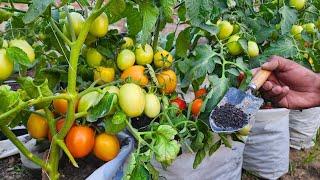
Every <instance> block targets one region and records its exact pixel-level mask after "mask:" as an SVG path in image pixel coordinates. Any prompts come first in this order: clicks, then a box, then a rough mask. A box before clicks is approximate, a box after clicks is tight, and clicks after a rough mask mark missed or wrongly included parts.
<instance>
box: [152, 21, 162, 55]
mask: <svg viewBox="0 0 320 180" xmlns="http://www.w3.org/2000/svg"><path fill="white" fill-rule="evenodd" d="M159 33H160V15H159V16H158V18H157V22H156V30H155V34H154V37H153V44H152V49H153V51H156V50H157V46H158V40H159Z"/></svg>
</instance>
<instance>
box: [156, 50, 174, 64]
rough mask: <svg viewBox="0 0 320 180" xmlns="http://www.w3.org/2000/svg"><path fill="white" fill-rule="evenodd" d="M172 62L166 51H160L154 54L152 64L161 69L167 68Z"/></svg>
mask: <svg viewBox="0 0 320 180" xmlns="http://www.w3.org/2000/svg"><path fill="white" fill-rule="evenodd" d="M172 62H173V57H172V55H171V54H170V53H169V52H168V51H166V50H161V51H158V52H156V53H155V54H154V57H153V63H154V65H155V66H156V67H157V68H162V67H165V68H168V67H170V66H171V64H172Z"/></svg>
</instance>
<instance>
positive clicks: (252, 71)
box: [251, 68, 261, 76]
mask: <svg viewBox="0 0 320 180" xmlns="http://www.w3.org/2000/svg"><path fill="white" fill-rule="evenodd" d="M260 69H261V68H254V69H251V73H252V75H253V76H255V75H256V74H257V72H258V71H259V70H260Z"/></svg>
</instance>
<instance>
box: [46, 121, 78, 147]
mask: <svg viewBox="0 0 320 180" xmlns="http://www.w3.org/2000/svg"><path fill="white" fill-rule="evenodd" d="M64 122H65V119H64V118H62V119H59V120H58V121H57V122H56V130H57V133H58V132H60V130H61V129H62V127H63V126H64ZM73 126H75V124H73V125H72V127H73ZM48 139H49V141H51V140H52V135H51V133H50V131H48Z"/></svg>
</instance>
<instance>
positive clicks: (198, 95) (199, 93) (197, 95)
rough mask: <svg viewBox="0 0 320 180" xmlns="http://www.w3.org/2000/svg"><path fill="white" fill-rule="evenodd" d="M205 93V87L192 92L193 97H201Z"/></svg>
mask: <svg viewBox="0 0 320 180" xmlns="http://www.w3.org/2000/svg"><path fill="white" fill-rule="evenodd" d="M206 94H207V90H206V89H205V88H201V89H199V90H198V91H196V92H194V95H195V98H196V99H198V98H201V97H203V96H205V95H206Z"/></svg>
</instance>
